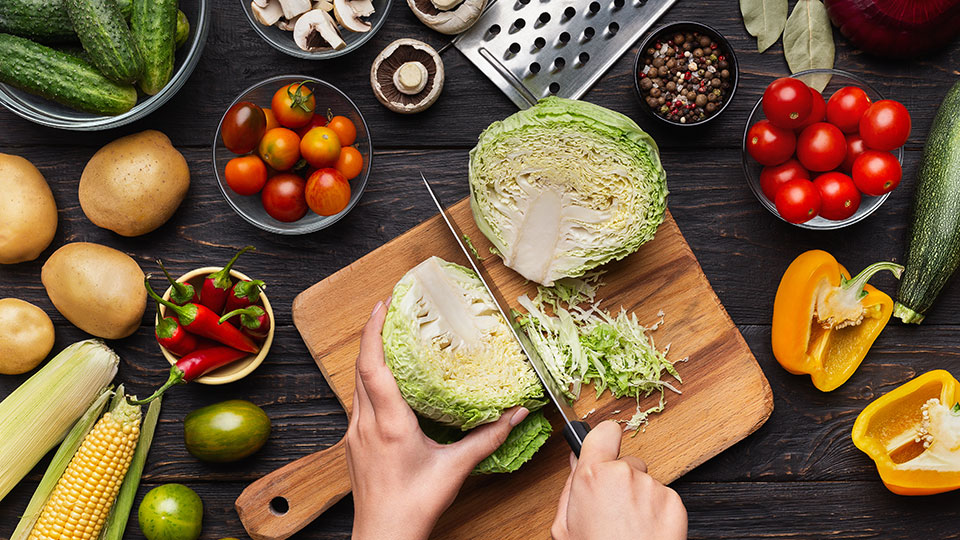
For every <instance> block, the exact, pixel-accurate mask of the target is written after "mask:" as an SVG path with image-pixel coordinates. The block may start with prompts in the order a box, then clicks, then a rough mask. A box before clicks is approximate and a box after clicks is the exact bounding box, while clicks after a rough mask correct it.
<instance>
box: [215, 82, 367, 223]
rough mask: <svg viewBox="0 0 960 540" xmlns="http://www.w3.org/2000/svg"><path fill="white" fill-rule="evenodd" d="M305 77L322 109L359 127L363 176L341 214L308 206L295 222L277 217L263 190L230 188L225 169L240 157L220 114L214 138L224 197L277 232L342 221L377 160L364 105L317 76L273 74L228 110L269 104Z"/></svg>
mask: <svg viewBox="0 0 960 540" xmlns="http://www.w3.org/2000/svg"><path fill="white" fill-rule="evenodd" d="M301 81H306V82H308V83H309V85H310V87H311V89H312V90H313V95H314V96H315V97H316V102H317V110H318V111H326V110H327V109H329V110H331V111H332V112H333V114H334V115H340V116H346V117H347V118H349V119H350V121H351V122H353V125H354V126H356V128H357V141H356V142H355V143H354V146H355V147H356V148H357V150H359V151H360V154H361V155H362V156H363V171H361V172H360V175H359V176H357V177H356V178H354V179H353V180H350V202H348V203H347V207H346V208H344V209H343V211H342V212H340V213H339V214H335V215H332V216H321V215H319V214H315V213H313V212H311V211H309V210H308V211H307V214H306V215H305V216H303V217H302V218H300V219H299V220H297V221H294V222H292V223H284V222H283V221H278V220H276V219H273V218H272V217H270V215H269V214H267V212H266V210H264V209H263V204H262V203H261V201H260V195H259V194H257V195H238V194H237V193H235V192H234V191H233V190H232V189H230V186H228V185H227V182H226V179H224V178H223V171H224V169H225V168H226V166H227V162H228V161H230V160H231V159H233V158H235V157H238V155H237V154H234V153H233V152H231V151H230V150H227V147H226V146H224V145H223V140H222V139H221V138H220V127H221V126H222V125H223V117H221V118H220V122H219V123H218V124H217V131H216V133H215V134H214V139H213V168H214V173H215V174H216V175H217V183H218V184H219V185H220V192H221V193H223V198H224V199H226V200H227V203H228V204H229V205H230V207H231V208H233V210H234V211H235V212H236V213H237V214H239V215H240V217H242V218H243V219H245V220H247V222H249V223H250V224H252V225H254V226H256V227H259V228H261V229H263V230H265V231H269V232H272V233H276V234H288V235H295V234H309V233H312V232H316V231H319V230H321V229H325V228H327V227H329V226H331V225H333V224H334V223H336V222H338V221H340V220H341V219H342V218H343V217H344V216H345V215H347V214H348V213H350V210H352V209H353V207H354V206H356V205H357V202H359V201H360V196H361V195H363V189H364V188H365V187H366V185H367V178H368V177H369V176H370V164H371V162H372V161H373V143H372V142H371V140H370V131H369V128H368V127H367V123H366V121H364V119H363V115H362V114H360V109H358V108H357V105H356V104H355V103H354V102H353V101H352V100H351V99H350V98H349V97H347V95H346V94H344V93H343V92H341V91H340V90H339V89H338V88H337V87H335V86H333V85H332V84H330V83H328V82H325V81H322V80H320V79H317V78H315V77H308V76H306V75H280V76H277V77H271V78H269V79H267V80H265V81H261V82H258V83H257V84H255V85H253V86H251V87H250V88H247V89H246V90H244V91H243V92H242V93H241V94H240V95H239V96H237V99H235V100H233V102H232V103H230V106H229V107H227V109H226V111H229V110H230V108H231V107H233V106H234V105H236V104H237V103H238V102H240V101H249V102H251V103H255V104H257V105H260V106H261V107H269V106H270V99H271V98H272V97H273V94H274V93H275V92H276V91H277V90H278V89H279V88H281V87H282V86H284V85H287V84H290V83H295V82H301ZM226 111H224V116H226Z"/></svg>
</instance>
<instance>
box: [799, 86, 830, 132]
mask: <svg viewBox="0 0 960 540" xmlns="http://www.w3.org/2000/svg"><path fill="white" fill-rule="evenodd" d="M810 97H812V98H813V106H812V107H810V114H808V115H807V119H806V120H804V121H803V123H802V124H800V126H798V127H797V128H796V131H803V128H805V127H807V126H809V125H810V124H816V123H817V122H823V121H824V120H826V119H827V102H826V101H824V100H823V94H821V93H820V92H818V91H816V90H814V89H813V88H811V89H810Z"/></svg>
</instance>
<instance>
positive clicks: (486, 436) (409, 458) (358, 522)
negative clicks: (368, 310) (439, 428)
mask: <svg viewBox="0 0 960 540" xmlns="http://www.w3.org/2000/svg"><path fill="white" fill-rule="evenodd" d="M386 313H387V309H386V306H385V305H384V304H383V302H379V303H377V306H376V307H375V308H374V309H373V313H372V314H371V315H370V320H369V321H367V325H366V326H365V327H364V329H363V335H362V337H361V340H360V355H359V357H358V358H357V375H356V378H357V381H356V389H355V390H354V393H353V414H351V416H350V426H349V428H348V429H347V436H346V448H347V464H348V466H349V468H350V482H351V484H352V486H353V501H354V509H355V510H354V522H353V539H354V540H366V539H371V538H377V539H380V538H391V539H395V540H408V539H409V540H414V539H416V540H419V539H425V538H427V537H428V536H429V535H430V531H431V530H432V529H433V526H434V524H435V523H436V521H437V519H438V518H439V517H440V514H441V513H443V511H444V510H446V509H447V507H449V506H450V504H451V503H452V502H453V499H454V498H455V497H456V496H457V492H458V491H460V486H462V485H463V481H464V480H465V479H466V478H467V475H468V474H469V473H470V471H471V470H473V468H474V467H475V466H476V465H477V463H480V461H482V460H483V459H484V458H486V457H487V456H489V455H490V454H491V453H493V451H494V450H496V449H497V448H498V447H499V446H500V445H501V444H503V442H504V441H505V440H506V439H507V435H509V434H510V430H511V429H513V427H514V426H516V425H517V424H519V423H520V422H521V421H523V419H524V418H525V417H526V416H527V414H528V412H529V411H527V409H525V408H523V407H515V408H513V409H509V410H507V411H504V413H503V415H502V416H501V417H500V419H498V420H497V421H496V422H492V423H489V424H485V425H483V426H480V427H478V428H476V429H473V430H471V432H470V433H469V434H468V435H467V436H466V437H464V438H463V439H462V440H460V441H458V442H456V443H453V444H439V443H437V442H434V441H433V440H432V439H430V438H429V437H427V436H426V435H424V433H423V431H422V430H421V429H420V424H419V423H418V422H417V416H416V414H414V412H413V410H411V409H410V406H409V405H407V402H406V401H404V399H403V396H402V395H400V389H399V388H398V387H397V382H396V380H395V379H394V378H393V373H392V372H391V371H390V368H388V367H387V365H386V364H385V363H384V360H383V341H382V338H381V335H380V333H381V331H382V330H383V321H384V318H386Z"/></svg>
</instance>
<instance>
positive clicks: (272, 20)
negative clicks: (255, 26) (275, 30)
mask: <svg viewBox="0 0 960 540" xmlns="http://www.w3.org/2000/svg"><path fill="white" fill-rule="evenodd" d="M264 3H265V4H267V5H266V6H261V5H260V4H258V3H257V0H253V2H250V10H251V11H253V16H254V18H256V19H257V22H259V23H260V24H264V25H267V26H273V25H274V24H276V23H277V21H279V20H280V18H281V17H283V8H282V7H280V1H279V0H266V2H264Z"/></svg>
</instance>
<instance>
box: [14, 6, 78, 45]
mask: <svg viewBox="0 0 960 540" xmlns="http://www.w3.org/2000/svg"><path fill="white" fill-rule="evenodd" d="M0 32H3V33H7V34H14V35H17V36H20V37H25V38H30V39H33V40H35V41H42V42H44V43H71V42H75V41H77V33H76V32H74V31H73V24H72V23H71V22H70V17H69V16H68V15H67V11H66V9H64V7H63V4H62V2H60V1H59V0H0Z"/></svg>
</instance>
